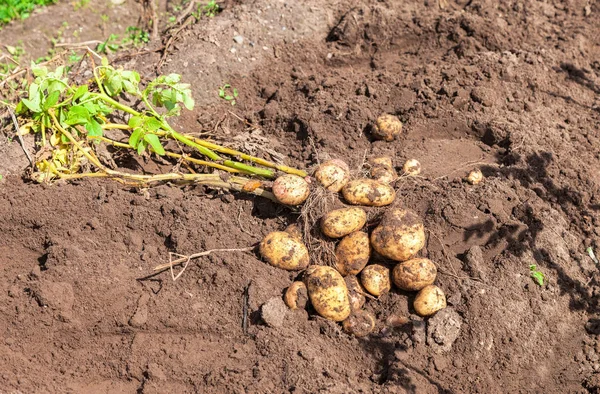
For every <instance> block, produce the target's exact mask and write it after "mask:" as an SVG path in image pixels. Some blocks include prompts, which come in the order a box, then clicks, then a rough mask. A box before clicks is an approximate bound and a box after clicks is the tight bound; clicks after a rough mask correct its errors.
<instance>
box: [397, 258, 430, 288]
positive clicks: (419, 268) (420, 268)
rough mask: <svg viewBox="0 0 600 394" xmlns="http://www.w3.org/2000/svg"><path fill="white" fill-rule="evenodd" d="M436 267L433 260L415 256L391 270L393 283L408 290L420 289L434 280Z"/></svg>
mask: <svg viewBox="0 0 600 394" xmlns="http://www.w3.org/2000/svg"><path fill="white" fill-rule="evenodd" d="M436 276H437V267H436V266H435V264H434V263H433V261H431V260H429V259H425V258H416V259H411V260H407V261H405V262H402V263H400V264H397V265H396V266H395V267H394V270H393V271H392V280H393V282H394V284H395V285H396V286H397V287H398V288H400V289H402V290H408V291H417V290H421V289H422V288H424V287H425V286H429V285H431V284H433V282H435V278H436Z"/></svg>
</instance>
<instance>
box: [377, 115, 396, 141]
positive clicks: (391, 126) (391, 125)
mask: <svg viewBox="0 0 600 394" xmlns="http://www.w3.org/2000/svg"><path fill="white" fill-rule="evenodd" d="M401 132H402V122H401V121H400V119H398V117H397V116H394V115H389V114H383V115H380V116H379V117H378V118H377V122H376V123H375V127H373V131H372V134H373V137H374V138H375V139H378V140H384V141H388V142H389V141H393V140H394V138H396V137H397V136H398V135H400V133H401Z"/></svg>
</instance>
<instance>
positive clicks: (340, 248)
mask: <svg viewBox="0 0 600 394" xmlns="http://www.w3.org/2000/svg"><path fill="white" fill-rule="evenodd" d="M370 258H371V243H370V242H369V235H368V234H367V233H364V232H362V231H355V232H353V233H351V234H348V235H346V236H345V237H344V238H342V240H341V241H340V243H338V245H337V246H336V248H335V268H336V269H337V270H338V271H339V272H340V274H342V276H346V275H357V274H358V273H359V272H360V271H362V269H363V268H365V266H366V265H367V263H368V262H369V259H370Z"/></svg>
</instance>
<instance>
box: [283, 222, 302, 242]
mask: <svg viewBox="0 0 600 394" xmlns="http://www.w3.org/2000/svg"><path fill="white" fill-rule="evenodd" d="M284 231H285V232H286V233H288V234H289V235H291V236H292V237H294V238H296V239H299V240H300V241H302V230H301V229H300V226H298V225H297V224H296V223H293V224H290V225H289V226H287V227H286V228H285V230H284Z"/></svg>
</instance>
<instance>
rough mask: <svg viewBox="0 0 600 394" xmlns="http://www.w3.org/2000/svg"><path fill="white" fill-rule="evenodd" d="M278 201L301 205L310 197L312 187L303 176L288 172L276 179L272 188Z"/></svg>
mask: <svg viewBox="0 0 600 394" xmlns="http://www.w3.org/2000/svg"><path fill="white" fill-rule="evenodd" d="M271 189H272V191H273V194H274V195H275V198H276V199H277V201H279V202H280V203H282V204H285V205H299V204H302V203H303V202H304V201H306V199H307V198H308V195H309V194H310V187H309V186H308V182H306V181H305V180H304V178H302V177H301V176H298V175H293V174H286V175H282V176H280V177H279V178H277V179H275V182H273V187H272V188H271Z"/></svg>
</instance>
